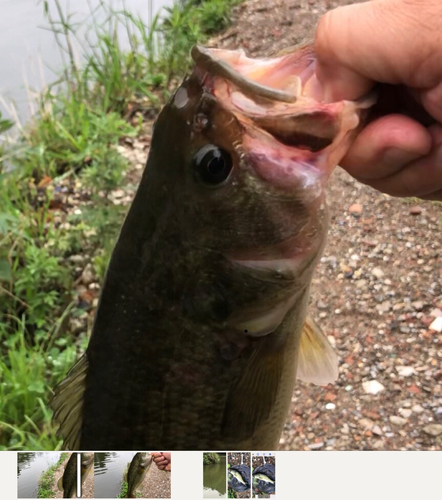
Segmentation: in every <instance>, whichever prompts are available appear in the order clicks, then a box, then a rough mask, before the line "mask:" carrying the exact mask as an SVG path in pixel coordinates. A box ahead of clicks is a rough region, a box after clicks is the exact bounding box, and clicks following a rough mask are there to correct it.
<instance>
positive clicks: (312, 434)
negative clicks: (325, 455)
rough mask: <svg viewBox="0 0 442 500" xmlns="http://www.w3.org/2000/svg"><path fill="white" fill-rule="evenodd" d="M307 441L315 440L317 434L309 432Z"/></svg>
mask: <svg viewBox="0 0 442 500" xmlns="http://www.w3.org/2000/svg"><path fill="white" fill-rule="evenodd" d="M307 439H310V440H312V439H315V433H314V432H309V433H308V434H307Z"/></svg>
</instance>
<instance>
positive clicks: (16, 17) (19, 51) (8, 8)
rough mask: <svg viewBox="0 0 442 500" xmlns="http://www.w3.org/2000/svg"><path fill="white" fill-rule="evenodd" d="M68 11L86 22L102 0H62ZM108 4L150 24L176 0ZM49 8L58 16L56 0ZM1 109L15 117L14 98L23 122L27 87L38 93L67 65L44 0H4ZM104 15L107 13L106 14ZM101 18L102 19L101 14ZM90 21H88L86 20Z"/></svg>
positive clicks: (107, 0)
mask: <svg viewBox="0 0 442 500" xmlns="http://www.w3.org/2000/svg"><path fill="white" fill-rule="evenodd" d="M59 3H60V5H61V6H62V8H63V10H64V12H69V13H71V14H72V17H71V19H70V22H71V23H72V22H77V23H80V22H83V21H85V20H87V19H88V17H89V18H90V16H88V14H90V7H91V8H92V9H94V8H96V7H97V6H98V5H99V4H100V0H75V1H71V2H69V0H59ZM104 3H106V4H107V5H112V6H113V7H115V8H121V7H122V5H123V3H124V4H125V5H126V8H127V10H130V11H131V12H133V13H137V14H139V15H140V16H141V17H142V19H143V20H145V22H146V24H149V20H150V18H151V16H155V15H156V14H157V13H158V12H160V10H161V9H162V8H163V7H165V6H171V5H172V4H173V0H113V1H110V0H105V1H104ZM47 4H48V7H49V11H50V12H51V13H52V16H53V17H54V18H56V17H57V16H56V0H47ZM0 11H1V16H0V33H1V37H0V75H1V78H0V111H1V112H2V113H3V114H4V116H5V117H9V118H14V116H13V112H12V116H11V105H10V103H11V101H12V102H14V103H15V108H16V110H17V113H18V116H19V118H20V121H24V120H25V119H26V118H28V117H29V115H30V114H31V112H32V106H31V104H30V99H29V95H28V91H27V90H26V87H29V88H31V89H33V90H34V91H35V92H38V91H39V90H41V88H42V87H44V86H45V85H46V84H48V83H51V82H52V81H54V80H55V79H56V75H57V74H58V73H59V72H60V69H61V68H62V67H63V61H62V55H61V53H60V50H59V47H58V46H57V44H56V43H55V38H54V34H53V33H52V32H51V31H49V30H48V27H49V24H48V21H47V19H45V16H44V1H43V0H0ZM102 18H104V14H103V15H102ZM98 19H100V17H99V15H98ZM86 24H87V23H86Z"/></svg>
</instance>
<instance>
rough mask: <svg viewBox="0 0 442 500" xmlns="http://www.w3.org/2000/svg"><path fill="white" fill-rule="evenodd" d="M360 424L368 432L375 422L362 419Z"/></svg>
mask: <svg viewBox="0 0 442 500" xmlns="http://www.w3.org/2000/svg"><path fill="white" fill-rule="evenodd" d="M359 424H360V425H361V426H362V427H364V428H365V429H368V430H370V429H371V428H372V427H373V421H372V420H370V419H369V418H361V420H359Z"/></svg>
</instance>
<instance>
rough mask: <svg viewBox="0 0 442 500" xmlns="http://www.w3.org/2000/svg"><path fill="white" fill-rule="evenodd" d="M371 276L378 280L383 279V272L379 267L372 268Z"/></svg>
mask: <svg viewBox="0 0 442 500" xmlns="http://www.w3.org/2000/svg"><path fill="white" fill-rule="evenodd" d="M371 274H372V275H373V276H374V277H375V278H376V279H378V280H380V279H382V278H383V277H384V271H382V269H381V268H380V267H375V268H373V269H372V271H371Z"/></svg>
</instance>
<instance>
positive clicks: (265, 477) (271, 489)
mask: <svg viewBox="0 0 442 500" xmlns="http://www.w3.org/2000/svg"><path fill="white" fill-rule="evenodd" d="M275 463H276V460H275V456H273V455H271V456H269V455H261V454H259V455H253V456H252V489H253V498H270V495H274V494H275V491H276V476H275Z"/></svg>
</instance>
